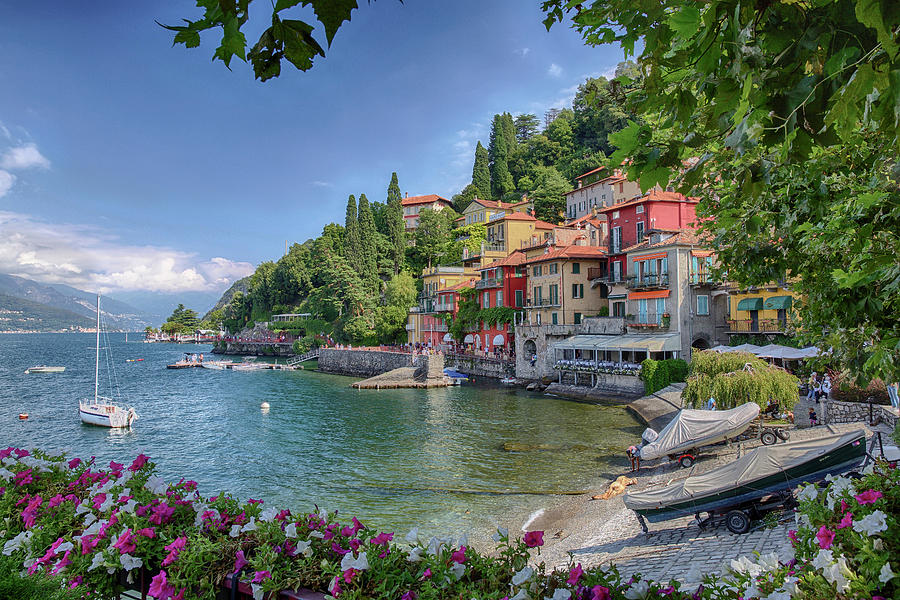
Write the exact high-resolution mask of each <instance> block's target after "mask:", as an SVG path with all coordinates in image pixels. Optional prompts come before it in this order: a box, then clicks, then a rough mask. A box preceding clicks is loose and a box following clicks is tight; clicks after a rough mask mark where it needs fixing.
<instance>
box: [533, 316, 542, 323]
mask: <svg viewBox="0 0 900 600" xmlns="http://www.w3.org/2000/svg"><path fill="white" fill-rule="evenodd" d="M534 324H535V325H540V324H541V313H537V314H536V315H535V318H534Z"/></svg>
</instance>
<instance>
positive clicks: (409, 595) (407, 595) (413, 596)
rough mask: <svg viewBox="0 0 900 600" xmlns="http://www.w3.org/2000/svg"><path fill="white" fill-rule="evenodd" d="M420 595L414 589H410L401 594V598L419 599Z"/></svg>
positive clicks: (408, 599) (407, 599)
mask: <svg viewBox="0 0 900 600" xmlns="http://www.w3.org/2000/svg"><path fill="white" fill-rule="evenodd" d="M418 597H419V595H418V594H416V593H415V592H414V591H412V590H409V591H408V592H405V593H404V594H403V595H402V596H400V600H417V598H418Z"/></svg>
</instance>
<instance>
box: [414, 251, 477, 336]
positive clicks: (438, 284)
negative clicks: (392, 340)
mask: <svg viewBox="0 0 900 600" xmlns="http://www.w3.org/2000/svg"><path fill="white" fill-rule="evenodd" d="M477 277H478V273H477V272H476V271H475V269H473V268H471V267H446V266H436V267H427V268H425V269H422V293H421V294H419V303H418V304H417V305H416V306H413V307H412V308H410V309H409V315H408V317H407V321H406V332H407V339H408V341H409V342H410V343H411V344H415V343H420V344H424V343H427V342H428V341H429V335H430V333H431V332H433V331H436V329H435V324H434V323H435V322H434V317H433V315H434V314H435V313H438V312H445V308H444V307H442V306H440V304H439V303H438V297H437V292H438V291H440V290H444V289H447V288H450V287H453V286H456V285H458V284H460V283H463V282H467V281H471V280H473V279H474V278H477Z"/></svg>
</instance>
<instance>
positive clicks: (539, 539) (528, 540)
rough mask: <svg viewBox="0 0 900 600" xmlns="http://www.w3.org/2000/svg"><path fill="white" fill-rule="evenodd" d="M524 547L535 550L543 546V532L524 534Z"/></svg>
mask: <svg viewBox="0 0 900 600" xmlns="http://www.w3.org/2000/svg"><path fill="white" fill-rule="evenodd" d="M525 545H526V546H527V547H529V548H537V547H538V546H543V545H544V532H543V531H529V532H527V533H526V534H525Z"/></svg>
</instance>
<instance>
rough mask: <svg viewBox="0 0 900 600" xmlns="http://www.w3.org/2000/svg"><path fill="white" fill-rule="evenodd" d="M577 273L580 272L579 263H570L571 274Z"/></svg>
mask: <svg viewBox="0 0 900 600" xmlns="http://www.w3.org/2000/svg"><path fill="white" fill-rule="evenodd" d="M592 233H593V232H592ZM579 273H581V263H572V275H578V274H579Z"/></svg>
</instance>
